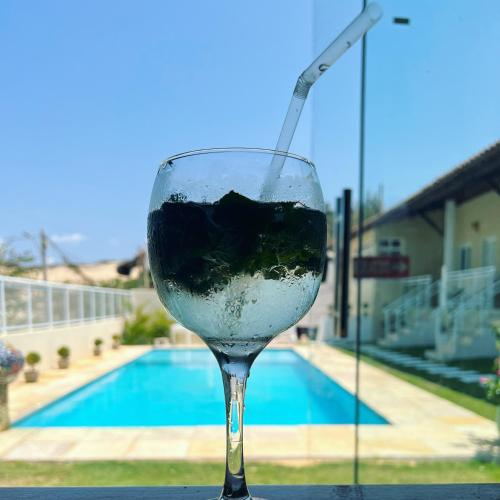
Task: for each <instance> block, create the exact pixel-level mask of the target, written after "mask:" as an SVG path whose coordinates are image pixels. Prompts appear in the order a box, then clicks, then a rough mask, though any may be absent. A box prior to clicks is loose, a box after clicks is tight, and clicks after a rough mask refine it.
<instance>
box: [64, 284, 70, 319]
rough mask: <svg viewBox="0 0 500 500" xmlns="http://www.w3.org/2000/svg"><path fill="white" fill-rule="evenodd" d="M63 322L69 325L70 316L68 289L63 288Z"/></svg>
mask: <svg viewBox="0 0 500 500" xmlns="http://www.w3.org/2000/svg"><path fill="white" fill-rule="evenodd" d="M64 320H65V321H66V323H67V324H69V321H70V314H69V289H68V288H64Z"/></svg>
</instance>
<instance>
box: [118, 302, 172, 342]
mask: <svg viewBox="0 0 500 500" xmlns="http://www.w3.org/2000/svg"><path fill="white" fill-rule="evenodd" d="M173 323H174V321H173V320H172V318H170V317H169V316H168V315H167V314H166V313H165V312H163V311H161V310H158V311H155V312H154V313H153V314H146V313H145V312H144V310H143V309H142V308H138V309H137V310H136V311H135V314H134V316H133V317H132V319H130V320H127V321H126V322H125V326H124V328H123V335H122V343H123V344H128V345H137V344H152V343H153V341H154V339H155V338H157V337H168V336H169V335H170V327H171V325H172V324H173Z"/></svg>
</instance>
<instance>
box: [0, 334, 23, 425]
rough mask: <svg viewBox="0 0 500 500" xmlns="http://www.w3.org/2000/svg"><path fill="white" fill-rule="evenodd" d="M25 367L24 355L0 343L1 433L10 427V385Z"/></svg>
mask: <svg viewBox="0 0 500 500" xmlns="http://www.w3.org/2000/svg"><path fill="white" fill-rule="evenodd" d="M23 365H24V357H23V355H22V353H21V352H20V351H18V350H17V349H15V348H14V347H12V346H10V345H8V344H4V343H3V342H2V341H0V431H3V430H5V429H8V427H9V407H8V406H9V405H8V384H10V383H11V382H12V381H13V380H14V379H15V378H16V377H17V375H18V373H19V372H20V371H21V370H22V368H23Z"/></svg>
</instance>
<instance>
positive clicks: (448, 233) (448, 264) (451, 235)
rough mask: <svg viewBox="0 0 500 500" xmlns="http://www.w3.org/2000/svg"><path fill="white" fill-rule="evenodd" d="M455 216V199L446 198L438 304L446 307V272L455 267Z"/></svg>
mask: <svg viewBox="0 0 500 500" xmlns="http://www.w3.org/2000/svg"><path fill="white" fill-rule="evenodd" d="M455 218H456V205H455V200H446V203H445V206H444V235H443V266H442V267H441V290H440V295H439V304H440V306H441V307H442V308H444V307H446V299H447V296H448V294H447V281H448V279H447V277H448V273H449V272H450V271H453V269H454V267H455V266H454V260H455V259H454V254H455Z"/></svg>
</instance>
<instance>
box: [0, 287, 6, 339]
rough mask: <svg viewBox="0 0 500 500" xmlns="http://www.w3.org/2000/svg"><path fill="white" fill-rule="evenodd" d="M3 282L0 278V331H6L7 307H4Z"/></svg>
mask: <svg viewBox="0 0 500 500" xmlns="http://www.w3.org/2000/svg"><path fill="white" fill-rule="evenodd" d="M5 302H6V299H5V282H4V280H0V315H1V316H2V330H1V331H2V333H4V334H5V333H7V312H6V311H7V308H6V307H5Z"/></svg>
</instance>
